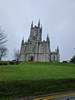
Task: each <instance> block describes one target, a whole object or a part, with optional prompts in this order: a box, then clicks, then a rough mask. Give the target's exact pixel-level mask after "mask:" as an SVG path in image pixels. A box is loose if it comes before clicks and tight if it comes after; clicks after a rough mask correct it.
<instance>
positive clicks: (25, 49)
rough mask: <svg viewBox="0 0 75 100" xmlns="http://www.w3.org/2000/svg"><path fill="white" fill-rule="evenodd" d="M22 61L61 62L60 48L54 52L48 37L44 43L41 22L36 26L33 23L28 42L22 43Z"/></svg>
mask: <svg viewBox="0 0 75 100" xmlns="http://www.w3.org/2000/svg"><path fill="white" fill-rule="evenodd" d="M20 61H34V62H50V61H58V62H59V48H58V47H57V49H56V50H55V51H54V52H52V51H51V48H50V39H49V36H48V35H47V38H46V40H43V41H42V26H41V25H40V21H39V22H38V25H37V26H36V25H35V26H34V25H33V22H32V24H31V28H30V36H29V38H28V40H27V41H26V42H24V39H23V40H22V43H21V49H20Z"/></svg>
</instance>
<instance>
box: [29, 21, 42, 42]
mask: <svg viewBox="0 0 75 100" xmlns="http://www.w3.org/2000/svg"><path fill="white" fill-rule="evenodd" d="M29 40H30V41H38V42H40V41H42V27H40V20H39V21H38V25H37V26H36V25H35V26H34V25H33V21H32V24H31V30H30V37H29Z"/></svg>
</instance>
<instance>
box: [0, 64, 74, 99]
mask: <svg viewBox="0 0 75 100" xmlns="http://www.w3.org/2000/svg"><path fill="white" fill-rule="evenodd" d="M69 90H75V65H73V64H60V63H22V64H20V65H7V66H3V65H2V66H0V97H1V96H3V97H4V96H5V97H10V96H25V95H26V96H27V95H39V94H48V93H52V92H61V91H69ZM4 100H5V99H4Z"/></svg>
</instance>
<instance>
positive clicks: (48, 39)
mask: <svg viewBox="0 0 75 100" xmlns="http://www.w3.org/2000/svg"><path fill="white" fill-rule="evenodd" d="M46 41H47V43H48V48H49V52H50V38H49V36H48V34H47V38H46Z"/></svg>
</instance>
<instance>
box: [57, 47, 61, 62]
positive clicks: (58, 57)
mask: <svg viewBox="0 0 75 100" xmlns="http://www.w3.org/2000/svg"><path fill="white" fill-rule="evenodd" d="M56 52H57V61H58V62H59V61H60V54H59V47H58V46H57V50H56Z"/></svg>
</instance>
